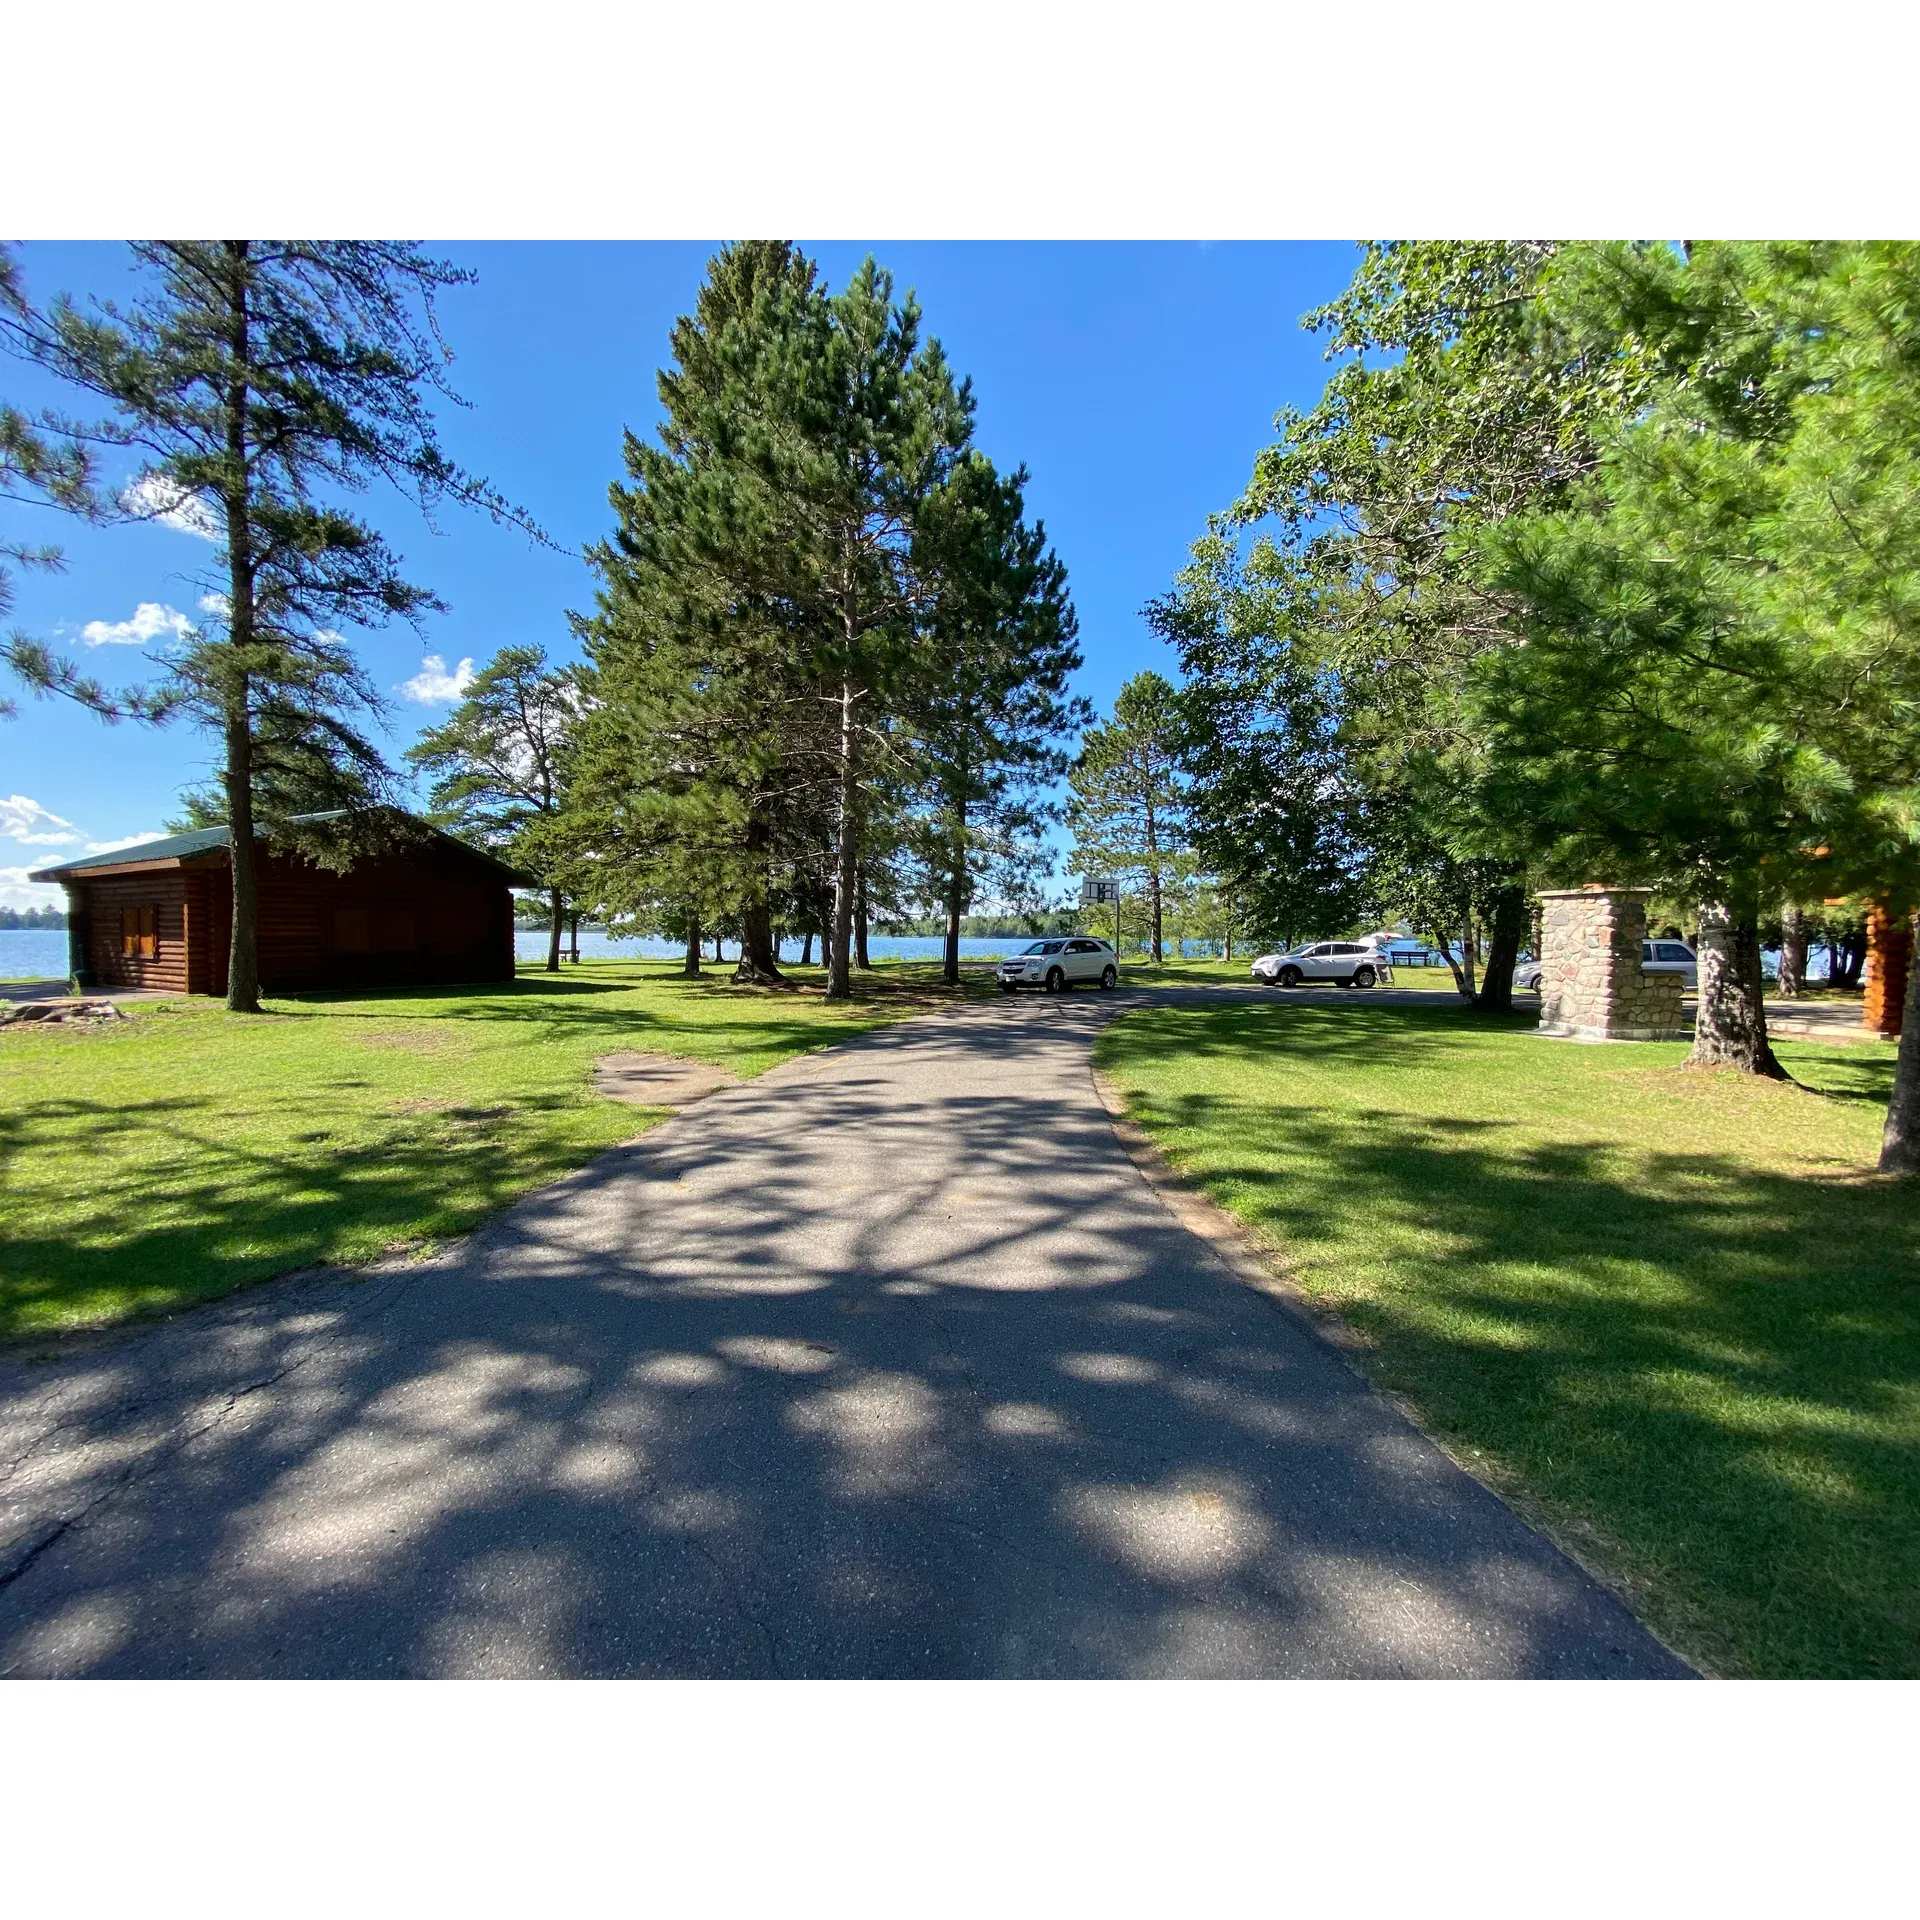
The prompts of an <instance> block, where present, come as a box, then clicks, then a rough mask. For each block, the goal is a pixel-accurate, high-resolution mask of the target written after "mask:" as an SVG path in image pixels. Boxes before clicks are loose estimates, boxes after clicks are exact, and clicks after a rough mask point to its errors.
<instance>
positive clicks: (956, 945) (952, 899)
mask: <svg viewBox="0 0 1920 1920" xmlns="http://www.w3.org/2000/svg"><path fill="white" fill-rule="evenodd" d="M960 888H961V878H960V868H959V863H958V862H957V861H956V862H955V864H954V868H953V871H952V872H951V873H949V874H948V875H947V934H946V939H945V940H944V941H943V942H942V944H941V948H940V978H941V979H942V980H943V981H945V982H946V984H947V985H948V986H950V987H957V986H958V985H959V984H960Z"/></svg>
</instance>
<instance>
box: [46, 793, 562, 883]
mask: <svg viewBox="0 0 1920 1920" xmlns="http://www.w3.org/2000/svg"><path fill="white" fill-rule="evenodd" d="M411 817H412V816H409V818H411ZM344 818H345V813H344V811H343V810H341V809H337V808H336V809H335V810H333V811H331V812H328V813H296V814H293V815H291V816H290V817H289V822H288V824H289V825H300V824H303V823H304V824H311V823H313V822H316V821H320V820H340V819H344ZM416 824H418V825H420V826H423V827H426V830H427V831H428V832H429V833H430V834H432V835H433V837H434V838H435V839H436V840H444V841H446V842H447V843H448V845H450V846H455V847H458V848H459V849H460V851H461V852H462V853H464V854H467V855H469V856H471V857H472V858H473V859H475V860H478V861H481V862H482V863H483V864H484V865H486V866H489V867H492V868H494V869H495V870H496V871H497V872H498V873H499V874H500V875H501V877H502V878H503V879H505V880H507V881H508V882H509V883H510V884H512V885H514V886H516V887H525V886H531V885H532V884H534V883H533V881H532V880H531V879H530V877H529V876H528V875H526V874H523V873H522V872H521V871H520V870H519V869H518V868H517V867H512V866H509V865H508V864H507V863H506V862H505V861H504V860H498V859H496V858H495V857H494V856H493V855H492V854H490V853H483V852H482V851H481V850H480V848H478V847H475V846H470V845H468V843H467V842H466V841H464V840H460V839H456V838H455V836H454V835H452V834H450V833H442V832H441V830H440V829H439V828H438V827H428V826H427V823H426V822H425V821H424V820H421V821H418V822H417V823H416ZM255 837H256V838H260V837H262V836H261V835H259V834H258V833H256V835H255ZM232 844H233V832H232V829H231V828H229V827H224V826H220V827H200V828H197V829H196V830H195V831H194V832H192V833H170V834H167V835H166V836H164V837H163V838H162V839H159V840H143V841H141V843H140V844H139V845H138V846H136V847H115V848H114V850H113V851H112V852H111V853H92V854H89V855H88V856H87V857H86V858H85V859H84V860H66V861H62V862H61V864H60V865H59V866H57V867H42V868H41V869H40V870H39V871H38V872H37V873H35V874H34V876H33V877H34V878H35V879H36V880H63V879H65V878H66V876H67V875H68V874H70V873H73V874H83V873H87V872H89V871H92V872H96V873H97V872H104V871H106V870H107V869H110V868H113V867H132V866H142V865H145V864H146V863H147V862H149V861H154V860H191V859H193V858H194V857H195V856H196V855H198V854H203V853H221V852H224V851H225V850H226V849H227V848H228V847H230V846H231V845H232Z"/></svg>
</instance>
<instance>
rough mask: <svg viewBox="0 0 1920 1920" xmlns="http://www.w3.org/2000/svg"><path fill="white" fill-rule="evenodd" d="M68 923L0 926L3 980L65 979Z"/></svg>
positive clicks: (1, 976) (0, 977)
mask: <svg viewBox="0 0 1920 1920" xmlns="http://www.w3.org/2000/svg"><path fill="white" fill-rule="evenodd" d="M66 977H67V930H66V928H65V927H0V980H64V979H65V978H66Z"/></svg>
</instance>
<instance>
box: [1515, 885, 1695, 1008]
mask: <svg viewBox="0 0 1920 1920" xmlns="http://www.w3.org/2000/svg"><path fill="white" fill-rule="evenodd" d="M1649 897H1650V889H1648V888H1645V887H1574V888H1569V889H1566V890H1563V891H1560V892H1554V893H1543V894H1541V895H1540V896H1539V898H1540V1031H1541V1032H1542V1033H1545V1034H1551V1035H1553V1036H1555V1037H1556V1038H1558V1039H1563V1040H1684V1039H1686V1037H1687V1030H1686V1028H1685V1027H1684V1026H1682V1025H1681V1013H1680V995H1681V991H1682V987H1681V980H1680V976H1679V975H1678V974H1677V973H1648V972H1646V971H1645V969H1644V968H1643V966H1642V965H1641V951H1640V948H1641V942H1642V941H1643V940H1645V939H1646V937H1647V901H1648V899H1649Z"/></svg>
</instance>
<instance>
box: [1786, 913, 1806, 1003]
mask: <svg viewBox="0 0 1920 1920" xmlns="http://www.w3.org/2000/svg"><path fill="white" fill-rule="evenodd" d="M1779 986H1780V998H1781V999H1782V1000H1798V999H1799V998H1800V996H1801V994H1803V993H1804V992H1805V991H1806V990H1807V932H1806V928H1805V926H1804V924H1803V923H1802V921H1801V918H1800V909H1799V908H1798V907H1796V906H1795V905H1794V904H1793V903H1792V902H1791V901H1789V902H1788V903H1787V904H1786V905H1785V906H1784V907H1782V908H1781V909H1780V983H1779Z"/></svg>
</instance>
